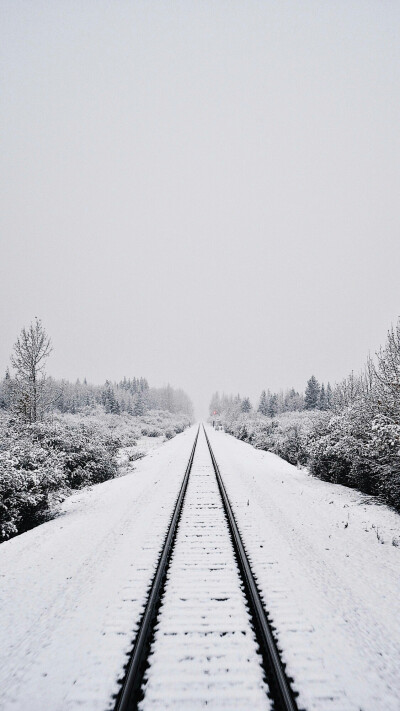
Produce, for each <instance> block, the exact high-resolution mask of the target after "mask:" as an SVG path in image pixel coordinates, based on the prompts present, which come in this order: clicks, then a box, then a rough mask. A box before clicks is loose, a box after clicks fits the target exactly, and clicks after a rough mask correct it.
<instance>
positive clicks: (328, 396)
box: [326, 383, 333, 410]
mask: <svg viewBox="0 0 400 711" xmlns="http://www.w3.org/2000/svg"><path fill="white" fill-rule="evenodd" d="M326 405H327V409H328V410H331V409H332V405H333V396H332V388H331V384H330V383H328V385H327V386H326Z"/></svg>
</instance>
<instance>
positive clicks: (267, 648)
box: [115, 427, 297, 711]
mask: <svg viewBox="0 0 400 711" xmlns="http://www.w3.org/2000/svg"><path fill="white" fill-rule="evenodd" d="M295 696H296V695H295V694H294V693H293V690H292V688H291V684H290V680H289V679H288V677H287V676H286V673H285V667H284V665H283V663H282V661H281V658H280V654H279V651H278V648H277V645H276V642H275V640H274V636H273V633H272V629H271V626H270V623H269V620H268V614H267V612H266V610H265V609H264V606H263V603H262V600H261V597H260V595H259V592H258V589H257V584H256V581H255V579H254V576H253V573H252V570H251V567H250V564H249V561H248V558H247V555H246V552H245V548H244V545H243V543H242V540H241V536H240V533H239V530H238V527H237V524H236V521H235V516H234V514H233V511H232V508H231V505H230V502H229V498H228V495H227V492H226V489H225V486H224V483H223V480H222V477H221V473H220V471H219V467H218V464H217V461H216V458H215V455H214V453H213V450H212V447H211V443H210V441H209V438H208V436H207V433H206V430H205V429H204V427H203V428H199V430H198V431H197V434H196V437H195V441H194V444H193V448H192V451H191V454H190V458H189V462H188V464H187V467H186V471H185V474H184V477H183V481H182V485H181V488H180V491H179V495H178V498H177V501H176V504H175V507H174V510H173V513H172V516H171V522H170V526H169V528H168V532H167V535H166V539H165V543H164V545H163V549H162V551H161V554H160V558H159V563H158V566H157V569H156V572H155V575H154V578H153V581H152V584H151V587H150V590H149V596H148V600H147V603H146V606H145V609H144V613H143V617H142V620H141V623H140V626H139V629H138V632H137V635H136V638H135V641H134V644H133V649H132V653H131V655H130V658H129V661H128V663H127V666H126V669H125V672H124V678H123V681H122V684H121V689H120V692H119V694H118V697H117V699H116V706H115V709H116V711H132V710H133V709H139V710H140V711H156V710H162V709H169V708H171V709H172V708H173V709H182V710H183V709H185V710H188V709H190V710H191V711H192V710H193V711H195V709H200V708H204V707H205V706H206V707H207V708H208V709H214V710H215V711H220V710H221V711H222V709H232V710H233V709H241V710H242V711H244V709H248V708H252V709H253V710H254V711H256V710H257V709H260V711H261V710H266V709H271V710H272V709H273V710H275V711H296V709H297V704H296V698H295Z"/></svg>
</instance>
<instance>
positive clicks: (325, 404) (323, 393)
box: [318, 383, 328, 410]
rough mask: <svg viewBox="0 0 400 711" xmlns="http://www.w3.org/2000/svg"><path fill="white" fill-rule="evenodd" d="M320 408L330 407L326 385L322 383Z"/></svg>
mask: <svg viewBox="0 0 400 711" xmlns="http://www.w3.org/2000/svg"><path fill="white" fill-rule="evenodd" d="M318 406H319V409H320V410H327V409H328V398H327V396H326V390H325V385H324V384H323V383H322V385H321V390H320V393H319V403H318Z"/></svg>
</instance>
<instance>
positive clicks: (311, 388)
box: [304, 375, 320, 410]
mask: <svg viewBox="0 0 400 711" xmlns="http://www.w3.org/2000/svg"><path fill="white" fill-rule="evenodd" d="M319 397H320V387H319V383H318V380H317V379H316V377H315V375H312V376H311V378H310V379H309V381H308V383H307V387H306V392H305V395H304V407H305V409H306V410H316V409H317V408H318V406H319Z"/></svg>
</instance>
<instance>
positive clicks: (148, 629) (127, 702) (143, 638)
mask: <svg viewBox="0 0 400 711" xmlns="http://www.w3.org/2000/svg"><path fill="white" fill-rule="evenodd" d="M199 432H200V426H199V428H198V430H197V434H196V437H195V440H194V444H193V447H192V451H191V454H190V457H189V461H188V464H187V467H186V471H185V475H184V477H183V481H182V485H181V488H180V491H179V494H178V498H177V500H176V504H175V507H174V511H173V514H172V518H171V522H170V524H169V528H168V533H167V536H166V539H165V542H164V545H163V548H162V551H161V555H160V559H159V562H158V565H157V570H156V573H155V576H154V578H153V582H152V584H151V589H150V593H149V597H148V599H147V603H146V608H145V611H144V613H143V617H142V619H141V622H140V626H139V631H138V633H137V635H136V639H135V643H134V647H133V651H132V654H131V657H130V660H129V662H128V665H127V668H126V673H125V678H124V680H123V682H122V687H121V690H120V692H119V694H118V696H117V700H116V704H115V711H132V710H133V709H136V708H137V704H138V701H139V694H140V689H141V686H142V682H143V676H144V672H145V669H146V662H147V657H148V652H149V648H150V641H151V635H152V631H153V627H154V623H155V620H156V617H157V612H158V607H159V604H160V598H161V593H162V587H163V583H164V580H165V576H166V573H167V569H168V565H169V560H170V557H171V552H172V548H173V545H174V541H175V538H176V530H177V525H178V521H179V517H180V514H181V511H182V506H183V501H184V498H185V494H186V489H187V485H188V481H189V476H190V472H191V469H192V464H193V459H194V453H195V451H196V445H197V440H198V437H199Z"/></svg>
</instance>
